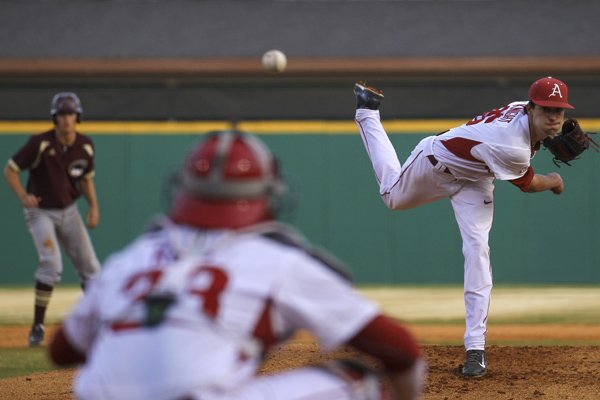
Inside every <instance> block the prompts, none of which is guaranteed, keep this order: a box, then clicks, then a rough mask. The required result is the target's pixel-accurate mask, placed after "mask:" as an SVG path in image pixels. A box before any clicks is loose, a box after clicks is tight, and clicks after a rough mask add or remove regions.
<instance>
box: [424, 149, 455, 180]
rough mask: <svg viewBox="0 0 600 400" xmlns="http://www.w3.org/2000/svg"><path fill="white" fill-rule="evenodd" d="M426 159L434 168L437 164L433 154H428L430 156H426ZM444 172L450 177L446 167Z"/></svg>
mask: <svg viewBox="0 0 600 400" xmlns="http://www.w3.org/2000/svg"><path fill="white" fill-rule="evenodd" d="M427 158H428V159H429V162H431V165H433V166H434V167H435V166H436V165H437V164H438V162H439V161H438V160H437V158H435V157H434V156H433V154H430V155H428V156H427ZM444 172H445V173H447V174H450V175H452V172H450V170H449V169H448V167H446V168H444Z"/></svg>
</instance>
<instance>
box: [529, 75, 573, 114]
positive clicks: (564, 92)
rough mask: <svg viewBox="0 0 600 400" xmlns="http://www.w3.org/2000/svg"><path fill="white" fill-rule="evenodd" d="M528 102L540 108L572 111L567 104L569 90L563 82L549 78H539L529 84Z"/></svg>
mask: <svg viewBox="0 0 600 400" xmlns="http://www.w3.org/2000/svg"><path fill="white" fill-rule="evenodd" d="M529 100H530V101H532V102H533V103H534V104H537V105H539V106H542V107H557V108H568V109H571V110H572V109H574V108H575V107H573V106H572V105H570V104H569V88H568V87H567V85H566V84H565V83H564V82H563V81H559V80H558V79H555V78H553V77H551V76H549V77H547V78H541V79H538V80H537V81H535V82H533V83H532V84H531V87H530V88H529Z"/></svg>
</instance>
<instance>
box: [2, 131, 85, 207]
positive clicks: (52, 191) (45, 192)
mask: <svg viewBox="0 0 600 400" xmlns="http://www.w3.org/2000/svg"><path fill="white" fill-rule="evenodd" d="M9 164H10V166H11V167H12V168H13V169H16V170H18V171H22V170H25V169H28V170H29V179H28V180H27V192H28V193H31V194H33V195H35V196H38V197H41V198H42V200H41V202H40V208H65V207H67V206H69V205H71V204H73V202H75V200H77V198H78V197H79V196H80V195H81V190H80V187H79V181H80V180H81V179H82V178H84V177H85V178H90V177H92V176H93V175H94V144H93V142H92V140H91V139H90V138H89V137H87V136H84V135H82V134H80V133H77V135H76V138H75V142H73V144H72V145H70V146H65V145H63V144H61V143H60V142H59V141H58V139H57V137H56V134H55V132H54V129H52V130H50V131H47V132H43V133H40V134H39V135H34V136H32V137H31V138H30V139H29V141H28V142H27V143H26V144H25V146H23V147H22V148H21V149H20V150H19V151H18V152H17V153H16V154H15V155H14V156H13V157H12V159H11V160H10V161H9Z"/></svg>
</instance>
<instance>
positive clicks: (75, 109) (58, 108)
mask: <svg viewBox="0 0 600 400" xmlns="http://www.w3.org/2000/svg"><path fill="white" fill-rule="evenodd" d="M61 113H75V114H77V122H81V114H83V108H82V107H81V101H80V100H79V97H77V95H76V94H75V93H73V92H61V93H56V94H55V95H54V97H53V98H52V105H51V108H50V115H51V116H52V121H53V122H54V123H55V124H56V115H57V114H61Z"/></svg>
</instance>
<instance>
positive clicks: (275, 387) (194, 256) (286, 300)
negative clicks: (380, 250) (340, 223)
mask: <svg viewBox="0 0 600 400" xmlns="http://www.w3.org/2000/svg"><path fill="white" fill-rule="evenodd" d="M285 192H286V186H285V183H284V181H283V180H282V179H281V176H280V174H279V168H278V166H277V163H276V160H275V158H274V157H273V155H272V154H271V153H270V151H269V150H268V148H267V147H266V146H265V145H264V144H263V143H262V142H261V141H259V140H258V139H257V138H256V137H254V136H250V135H246V134H243V133H241V132H237V131H224V132H216V133H212V134H210V135H208V137H207V138H206V139H205V140H204V141H202V142H201V143H200V144H199V145H198V146H197V147H196V148H194V149H193V150H192V151H191V153H190V154H189V156H188V157H187V160H186V162H185V165H184V168H183V170H182V174H181V186H180V188H179V189H178V190H176V194H175V197H174V199H173V204H172V207H171V210H170V213H169V217H168V218H162V219H160V220H158V221H157V223H155V224H154V225H153V226H152V227H151V229H149V230H148V231H147V232H146V233H145V234H143V235H142V236H141V237H139V238H138V239H137V240H136V241H134V242H133V243H132V244H130V245H129V246H127V247H126V248H125V249H124V250H122V251H120V252H118V253H116V254H115V255H113V256H111V257H110V258H109V259H108V261H107V262H106V264H105V265H104V267H103V269H102V274H101V276H100V278H99V279H97V280H95V281H94V282H93V283H92V285H90V288H89V290H88V292H86V296H85V297H84V298H83V299H82V300H81V302H80V303H79V304H77V306H76V307H75V309H74V311H73V312H72V313H71V314H70V315H69V316H68V317H67V318H66V320H65V321H64V324H63V325H62V327H61V328H60V330H59V332H58V334H57V335H56V337H55V338H54V341H53V343H52V345H51V347H50V355H51V358H52V359H53V360H54V362H56V363H57V364H59V365H70V364H73V363H78V362H79V363H83V366H82V367H81V369H80V371H79V373H78V376H77V378H76V381H75V395H76V396H77V398H79V399H108V398H110V399H155V400H160V399H170V400H173V399H182V400H183V399H202V400H225V399H227V400H229V399H257V400H258V399H264V400H267V399H272V400H276V399H282V400H284V399H285V400H291V399H298V400H299V399H306V400H308V399H315V400H316V399H340V400H342V399H364V400H366V399H380V398H390V399H415V398H417V396H418V393H419V391H420V388H421V385H422V381H423V361H422V360H421V355H420V350H419V348H418V345H417V343H416V342H415V340H414V338H413V337H412V336H411V335H410V333H409V332H408V331H407V330H406V329H405V328H403V327H402V326H401V325H399V324H398V323H396V322H394V321H392V320H390V319H389V318H387V317H385V316H384V315H382V314H381V312H380V311H379V310H378V308H377V307H376V306H375V304H373V303H371V302H370V301H367V300H366V299H364V298H363V297H361V296H359V295H358V294H357V293H356V292H355V291H354V290H353V289H352V286H351V285H350V283H349V282H348V277H347V274H346V272H345V270H344V268H343V267H342V266H341V265H340V263H339V262H338V261H336V260H335V259H333V258H332V257H331V256H328V255H327V254H325V253H323V252H321V251H318V250H315V249H314V248H313V247H312V246H310V245H309V244H308V243H307V242H306V241H305V240H304V239H303V238H302V237H301V236H300V235H299V234H298V233H296V232H295V231H293V230H292V229H291V228H289V227H287V226H285V225H282V224H279V223H277V222H275V221H274V220H273V218H274V217H275V215H276V213H277V204H280V203H281V201H280V199H281V197H282V195H283V194H284V193H285ZM299 329H305V330H309V331H311V332H312V333H314V335H315V336H316V337H317V338H318V339H319V341H320V342H321V344H322V346H323V348H325V349H334V348H336V347H338V346H340V345H342V344H349V345H351V346H353V347H355V348H356V349H358V350H361V351H364V352H366V353H368V354H370V355H372V356H374V357H375V358H376V359H378V360H379V361H380V362H381V364H382V371H383V373H382V374H383V375H384V376H385V377H387V379H389V385H390V386H389V389H390V390H389V392H386V393H387V394H386V396H389V397H382V387H381V386H380V384H379V382H378V376H377V374H376V373H375V372H374V371H373V370H372V369H371V368H369V367H367V366H366V365H363V364H361V363H359V362H357V361H351V360H341V361H337V362H330V363H326V364H322V365H317V366H313V367H309V368H302V369H297V370H292V371H289V372H284V373H280V374H275V375H271V376H263V377H257V376H256V371H257V369H258V367H259V366H260V364H261V362H262V360H263V356H264V355H265V353H266V351H267V350H269V349H271V348H273V346H275V345H277V344H280V343H282V342H283V341H285V340H286V339H288V338H290V337H292V335H294V333H295V332H297V331H298V330H299Z"/></svg>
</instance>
